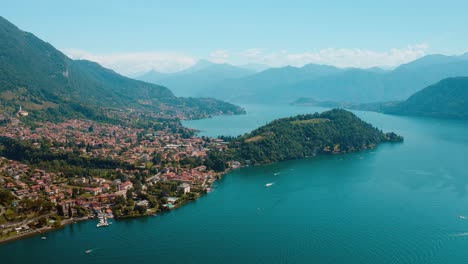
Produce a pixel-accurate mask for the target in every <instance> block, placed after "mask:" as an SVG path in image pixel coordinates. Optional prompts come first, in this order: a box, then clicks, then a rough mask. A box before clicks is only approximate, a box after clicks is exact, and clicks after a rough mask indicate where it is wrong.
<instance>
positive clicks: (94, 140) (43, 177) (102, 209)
mask: <svg viewBox="0 0 468 264" xmlns="http://www.w3.org/2000/svg"><path fill="white" fill-rule="evenodd" d="M21 118H23V119H24V118H26V116H22V117H21ZM177 124H178V123H177V122H175V123H165V124H164V125H162V126H161V127H158V128H160V129H154V127H151V128H134V127H126V126H124V125H113V124H106V123H98V122H94V121H89V120H80V119H71V120H67V121H65V122H61V123H52V122H43V123H40V124H38V125H36V126H34V127H33V128H32V127H31V126H27V125H25V124H24V123H23V122H22V120H21V119H17V118H14V119H13V120H12V122H9V123H7V124H6V125H4V126H0V135H2V140H3V141H4V142H3V143H4V144H8V143H5V141H6V142H9V140H12V141H13V142H15V144H16V142H20V143H21V144H23V145H25V146H27V147H30V149H28V151H29V152H36V151H37V152H38V153H42V151H46V152H47V153H48V154H47V155H49V156H50V155H52V156H54V157H62V156H63V155H68V156H66V157H73V158H72V159H74V158H75V157H79V158H80V159H83V160H85V161H89V160H91V161H94V162H95V163H96V166H97V167H96V166H94V167H93V166H91V167H90V168H88V169H83V168H82V167H79V166H73V165H70V166H69V164H68V163H67V161H63V160H60V161H59V160H57V159H56V160H50V161H48V160H45V161H44V160H43V161H42V162H39V163H37V162H31V161H30V160H24V161H22V160H14V159H9V158H7V157H1V158H0V185H1V186H2V187H3V188H2V189H3V190H6V191H4V192H7V194H5V193H4V194H3V195H4V196H6V197H9V198H7V199H6V200H7V201H8V202H9V203H8V204H4V205H3V207H5V208H4V210H3V213H2V214H1V215H0V227H1V228H0V231H1V232H0V239H6V238H8V237H12V236H13V237H14V236H16V235H20V234H24V233H25V232H26V233H27V232H31V230H34V229H38V230H42V229H43V228H52V227H57V226H60V225H61V224H62V222H61V221H64V222H63V223H67V221H68V222H70V221H76V220H81V219H88V218H94V217H97V216H101V215H105V216H106V217H108V218H112V217H117V218H122V217H132V216H140V215H150V214H156V213H158V212H162V211H165V210H170V209H172V208H174V207H176V206H178V205H180V204H183V203H184V202H185V201H187V200H193V199H196V198H197V197H199V196H200V195H202V194H204V193H206V192H209V191H210V190H211V186H212V183H213V182H214V181H215V180H216V179H217V178H218V177H220V175H221V173H223V172H224V171H225V170H226V169H229V167H239V166H240V163H239V162H235V161H233V162H229V164H228V167H225V166H224V164H223V166H222V167H221V168H210V167H207V166H206V158H207V156H208V155H209V152H210V151H211V152H222V151H225V150H226V149H227V145H228V144H227V143H226V142H224V141H223V140H221V139H210V138H205V137H196V136H194V131H191V130H188V129H186V128H183V127H182V126H180V125H177ZM23 145H21V146H23ZM15 146H16V145H15ZM3 151H4V152H5V149H4V150H3ZM7 153H8V150H7ZM15 153H16V152H15ZM15 153H12V154H11V155H14V154H15ZM7 155H8V154H6V156H7ZM100 162H102V163H105V164H107V166H104V167H102V168H99V166H100V165H99V164H100ZM93 164H94V163H93ZM48 168H49V169H48ZM8 193H9V194H8ZM10 194H11V196H10ZM3 200H5V199H3ZM26 201H36V203H37V204H35V205H34V206H32V205H31V206H30V205H29V204H28V203H27V202H26ZM33 207H34V208H33ZM41 216H42V217H41ZM41 228H42V229H41Z"/></svg>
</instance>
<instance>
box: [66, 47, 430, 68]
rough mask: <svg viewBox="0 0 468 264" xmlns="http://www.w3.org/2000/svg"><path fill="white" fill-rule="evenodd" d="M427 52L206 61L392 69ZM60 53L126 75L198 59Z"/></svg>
mask: <svg viewBox="0 0 468 264" xmlns="http://www.w3.org/2000/svg"><path fill="white" fill-rule="evenodd" d="M428 49H429V47H428V45H425V44H420V45H411V46H407V47H405V48H394V49H390V50H387V51H373V50H365V49H349V48H340V49H338V48H327V49H323V50H319V51H315V52H312V51H308V52H290V51H287V50H281V51H277V52H265V51H264V50H262V49H259V48H252V49H247V50H242V51H236V52H230V51H228V50H225V49H220V50H215V51H213V52H212V53H210V54H209V55H208V58H207V59H208V60H210V61H212V62H215V63H231V64H233V63H234V64H236V65H242V64H249V63H251V64H266V65H268V66H270V67H281V66H286V65H292V66H303V65H305V64H309V63H316V64H328V65H334V66H337V67H357V68H370V67H375V66H381V67H395V66H398V65H400V64H403V63H408V62H410V61H413V60H415V59H418V58H420V57H422V56H424V55H426V54H427V50H428ZM62 51H63V52H64V53H65V54H66V55H68V56H69V57H71V58H72V59H87V60H91V61H95V62H98V63H100V64H102V65H103V66H105V67H108V68H111V69H113V70H115V71H117V72H119V73H121V74H124V75H128V76H135V75H138V74H141V73H144V72H147V71H149V70H151V69H154V70H156V71H159V72H176V71H180V70H182V69H185V68H188V67H190V66H192V65H194V64H195V63H196V62H197V60H198V59H199V58H198V57H195V56H192V55H187V54H184V53H182V52H128V53H104V54H98V53H91V52H87V51H84V50H79V49H63V50H62Z"/></svg>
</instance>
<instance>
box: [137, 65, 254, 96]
mask: <svg viewBox="0 0 468 264" xmlns="http://www.w3.org/2000/svg"><path fill="white" fill-rule="evenodd" d="M247 67H248V66H247ZM255 72H256V71H255V70H253V69H252V68H250V69H246V68H241V67H237V66H233V65H230V64H216V63H213V62H209V61H206V60H200V61H198V62H197V64H195V65H193V66H192V67H190V68H188V69H186V70H182V71H180V72H176V73H172V74H171V73H169V74H167V73H160V72H156V71H154V70H153V71H150V72H147V73H146V74H143V75H141V76H139V77H137V78H136V79H138V80H142V81H145V82H151V83H155V84H161V85H164V86H167V87H170V88H171V90H172V91H173V92H174V93H175V94H176V95H178V96H200V95H202V96H207V95H208V96H210V95H209V94H207V93H206V92H203V91H204V90H205V89H207V87H213V86H216V85H217V83H219V82H222V81H224V80H226V79H231V78H241V77H245V76H249V75H252V74H254V73H255Z"/></svg>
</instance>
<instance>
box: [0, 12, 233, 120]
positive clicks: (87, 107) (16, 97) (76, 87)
mask: <svg viewBox="0 0 468 264" xmlns="http://www.w3.org/2000/svg"><path fill="white" fill-rule="evenodd" d="M197 100H198V99H185V98H178V97H176V96H174V94H173V93H172V92H171V91H170V90H169V89H168V88H166V87H163V86H159V85H155V84H150V83H146V82H143V81H137V80H133V79H130V78H127V77H124V76H122V75H119V74H117V73H115V72H114V71H112V70H110V69H106V68H104V67H102V66H100V65H99V64H97V63H95V62H90V61H85V60H77V61H74V60H72V59H70V58H68V57H67V56H65V55H64V54H63V53H61V52H60V51H58V50H57V49H55V48H54V47H53V46H52V45H50V44H49V43H46V42H44V41H42V40H40V39H39V38H37V37H36V36H34V35H33V34H31V33H28V32H24V31H22V30H20V29H18V28H17V27H16V26H15V25H13V24H12V23H10V22H9V21H7V20H6V19H4V18H3V17H0V102H1V104H2V106H3V111H6V112H14V111H16V110H17V108H18V106H19V105H21V106H22V107H23V108H24V109H25V110H28V111H30V112H32V114H33V115H32V117H33V118H34V117H36V118H42V119H44V118H46V119H53V118H56V117H59V116H77V117H80V116H81V117H87V118H92V119H99V118H101V117H102V113H104V112H105V111H103V110H102V109H103V108H113V109H125V108H136V109H148V110H151V111H156V112H159V111H161V112H165V113H168V114H172V115H174V116H175V115H176V114H177V113H186V114H187V113H190V115H197V114H199V113H202V114H209V113H211V114H213V113H217V114H219V113H223V112H226V113H240V112H242V110H241V109H240V108H238V107H236V106H233V105H231V104H228V103H224V102H220V101H216V100H211V101H210V102H208V101H207V99H203V100H198V103H197Z"/></svg>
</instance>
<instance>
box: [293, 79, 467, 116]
mask: <svg viewBox="0 0 468 264" xmlns="http://www.w3.org/2000/svg"><path fill="white" fill-rule="evenodd" d="M292 104H293V105H300V106H320V107H327V108H336V107H338V108H347V109H355V110H363V111H375V112H381V113H386V114H396V115H411V116H425V117H434V118H450V119H465V120H468V77H453V78H447V79H443V80H441V81H439V82H437V83H435V84H432V85H429V86H428V87H426V88H424V89H422V90H420V91H418V92H416V93H415V94H413V95H411V96H410V97H409V98H408V99H407V100H404V101H388V102H376V103H363V104H353V103H349V102H337V101H319V100H316V99H314V98H310V97H302V98H299V99H297V100H295V101H294V102H293V103H292Z"/></svg>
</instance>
